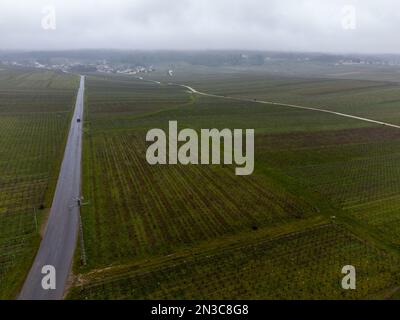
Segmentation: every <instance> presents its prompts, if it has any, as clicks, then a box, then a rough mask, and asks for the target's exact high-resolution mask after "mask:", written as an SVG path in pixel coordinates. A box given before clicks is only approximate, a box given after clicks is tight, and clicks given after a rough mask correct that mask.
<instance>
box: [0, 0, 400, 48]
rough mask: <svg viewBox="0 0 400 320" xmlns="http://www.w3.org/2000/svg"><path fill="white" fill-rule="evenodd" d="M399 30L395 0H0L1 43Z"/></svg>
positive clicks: (100, 44)
mask: <svg viewBox="0 0 400 320" xmlns="http://www.w3.org/2000/svg"><path fill="white" fill-rule="evenodd" d="M349 5H350V6H352V7H353V8H354V9H355V15H354V14H353V13H354V12H353V11H352V9H351V8H352V7H349ZM49 6H50V7H49ZM52 8H54V9H55V11H54V12H55V25H54V24H53V20H54V19H53V11H52ZM353 17H355V20H354V19H353ZM53 27H55V30H54V29H53ZM399 30H400V1H398V0H347V1H346V0H344V1H342V0H329V1H328V0H0V49H36V50H45V49H80V48H120V49H256V50H284V51H318V52H361V53H375V52H388V53H400V40H399Z"/></svg>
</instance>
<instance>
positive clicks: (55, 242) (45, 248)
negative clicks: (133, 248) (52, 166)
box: [18, 76, 85, 300]
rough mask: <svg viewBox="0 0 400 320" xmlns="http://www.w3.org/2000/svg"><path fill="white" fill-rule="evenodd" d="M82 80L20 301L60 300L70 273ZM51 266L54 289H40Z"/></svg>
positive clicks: (74, 235) (76, 218)
mask: <svg viewBox="0 0 400 320" xmlns="http://www.w3.org/2000/svg"><path fill="white" fill-rule="evenodd" d="M84 90H85V77H84V76H81V79H80V87H79V91H78V96H77V99H76V105H75V111H74V115H73V118H72V122H71V127H70V131H69V135H68V140H67V145H66V148H65V153H64V159H63V162H62V165H61V171H60V174H59V177H58V182H57V186H56V191H55V195H54V199H53V204H52V206H51V209H50V215H49V219H48V222H47V226H46V230H45V234H44V237H43V239H42V242H41V244H40V247H39V251H38V253H37V255H36V258H35V261H34V263H33V265H32V268H31V270H30V272H29V274H28V277H27V278H26V280H25V283H24V285H23V288H22V290H21V292H20V295H19V297H18V298H19V299H20V300H57V299H62V298H63V295H64V290H65V286H66V283H67V280H68V276H69V273H70V271H71V266H72V260H73V256H74V251H75V246H76V242H77V237H78V229H79V207H78V202H77V198H78V197H80V189H81V154H82V125H83V124H82V121H81V122H78V121H77V119H78V118H79V119H81V120H82V119H83V118H82V117H83V98H84ZM46 265H50V266H54V268H55V271H56V288H55V289H47V290H45V289H43V288H42V279H43V277H44V276H45V274H42V268H43V266H46Z"/></svg>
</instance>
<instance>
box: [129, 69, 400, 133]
mask: <svg viewBox="0 0 400 320" xmlns="http://www.w3.org/2000/svg"><path fill="white" fill-rule="evenodd" d="M137 79H139V80H143V81H147V82H151V83H155V84H160V85H162V84H163V83H161V82H160V81H155V80H148V79H143V78H142V77H140V78H137ZM167 84H168V85H171V86H179V87H183V88H186V89H188V90H189V92H190V93H193V94H198V95H202V96H206V97H213V98H221V99H228V100H236V101H245V102H253V103H262V104H270V105H275V106H283V107H289V108H296V109H302V110H309V111H316V112H324V113H330V114H333V115H336V116H339V117H345V118H351V119H356V120H360V121H365V122H371V123H375V124H380V125H383V126H387V127H392V128H397V129H400V125H396V124H393V123H388V122H383V121H378V120H374V119H369V118H364V117H358V116H354V115H351V114H347V113H341V112H336V111H331V110H326V109H322V108H316V107H304V106H299V105H295V104H287V103H282V102H274V101H263V100H258V99H248V98H238V97H230V96H221V95H218V94H213V93H207V92H201V91H198V90H196V89H194V88H193V87H190V86H188V85H185V84H179V83H173V82H168V83H167Z"/></svg>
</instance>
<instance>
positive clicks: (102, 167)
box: [69, 75, 400, 299]
mask: <svg viewBox="0 0 400 320" xmlns="http://www.w3.org/2000/svg"><path fill="white" fill-rule="evenodd" d="M220 78H221V77H219V76H216V77H215V79H213V77H212V76H210V77H209V79H208V81H207V79H206V80H205V77H204V76H203V75H202V76H200V77H199V78H198V79H193V80H192V82H191V83H190V84H191V85H193V86H194V87H195V88H196V89H197V88H198V89H202V90H209V91H211V92H216V93H220V94H230V95H234V94H235V95H237V96H245V97H253V96H254V95H255V94H257V97H258V98H260V97H268V96H269V95H270V94H271V95H272V94H274V95H275V97H274V100H275V99H278V98H279V99H280V98H281V97H280V96H279V94H281V95H283V92H284V90H287V89H282V91H279V90H278V89H276V88H277V87H279V86H282V87H287V88H290V87H291V86H293V87H294V86H297V91H296V92H297V96H296V94H295V93H292V92H291V91H290V90H288V93H287V96H286V97H284V98H285V99H286V100H283V102H296V103H297V104H301V103H303V102H306V101H307V103H309V104H313V103H314V100H315V101H324V102H325V103H329V102H332V104H329V105H331V106H332V108H340V107H342V104H340V103H338V102H337V101H340V99H343V101H344V100H346V99H350V98H351V96H352V95H354V92H360V96H362V93H364V94H369V93H370V92H372V91H374V90H375V91H374V96H376V100H374V101H372V102H371V105H370V106H369V107H368V108H367V107H365V108H364V109H363V110H359V111H358V112H359V114H360V115H366V114H364V112H368V110H370V111H371V112H375V111H374V108H373V103H376V104H379V103H380V102H382V101H386V100H385V99H387V98H386V96H387V94H388V92H391V94H392V97H391V99H392V100H395V95H396V92H395V85H394V84H392V83H386V82H379V83H378V82H371V81H368V82H363V81H358V80H357V81H349V80H340V81H338V80H335V81H332V82H329V85H328V88H327V87H324V88H323V89H322V88H321V85H323V83H324V82H323V81H319V82H316V81H315V85H314V84H312V82H311V80H309V79H308V80H305V79H302V80H300V79H286V78H285V79H276V78H274V77H272V78H268V77H266V76H265V78H267V79H256V80H254V82H258V83H259V86H258V87H256V88H253V87H252V84H254V82H252V81H250V80H249V81H247V80H246V79H244V80H246V81H244V80H243V79H242V83H241V84H240V83H239V81H236V80H235V76H234V75H232V76H230V77H227V78H226V79H225V82H223V81H221V79H220ZM329 81H331V80H329ZM216 83H223V85H221V86H222V88H216V86H215V84H216ZM244 83H245V84H244ZM265 83H269V87H268V86H266V85H265ZM321 83H322V84H321ZM304 86H307V88H308V90H309V92H307V90H306V88H305V87H304ZM329 86H332V88H331V87H329ZM334 87H335V88H336V89H335V90H334ZM87 88H88V90H87V104H86V106H87V108H86V113H87V115H86V119H87V120H86V123H85V138H84V166H83V172H84V173H83V174H84V178H83V179H84V180H83V181H84V183H83V192H84V195H85V197H86V198H87V199H88V201H89V204H88V205H87V206H85V207H83V208H82V221H83V231H84V239H85V251H86V256H87V265H86V266H83V265H81V264H80V262H79V254H80V252H77V256H76V264H75V273H76V281H75V285H74V288H73V289H72V291H71V293H70V296H69V297H70V298H73V299H78V298H89V299H93V298H100V299H105V298H111V299H116V298H126V299H129V298H134V299H145V298H162V299H168V298H170V299H175V298H199V299H202V298H216V299H219V298H235V299H236V298H245V299H248V298H255V299H262V298H271V299H279V298H287V299H291V298H301V299H304V298H312V299H321V298H330V299H336V298H343V299H345V298H350V299H361V298H390V297H391V294H392V293H393V292H394V289H395V288H397V287H398V286H399V277H398V274H399V267H400V266H399V263H398V261H399V250H398V241H399V238H398V234H399V233H398V230H399V229H398V227H399V223H398V222H399V219H400V215H399V211H398V209H397V208H398V207H399V206H398V205H397V204H396V200H397V199H398V186H397V183H396V180H397V181H398V179H397V175H398V172H399V170H397V167H396V161H395V160H396V156H397V154H398V153H397V152H396V151H397V149H396V147H397V146H398V142H397V141H398V140H397V138H398V137H399V136H400V131H399V132H397V131H396V130H395V129H389V128H382V127H380V126H377V125H371V124H370V123H366V122H361V121H358V120H354V119H348V118H342V117H338V116H333V115H330V114H323V113H312V112H311V113H310V112H309V111H305V110H296V109H291V108H288V107H282V106H270V105H262V104H257V103H255V102H240V101H232V100H226V99H216V98H209V97H198V96H194V95H190V94H188V93H187V92H186V90H185V89H183V88H180V87H178V86H168V85H162V86H157V85H155V84H152V83H146V82H142V81H139V80H136V79H132V78H126V77H110V78H105V77H91V78H89V79H88V81H87ZM105 88H108V89H105ZM271 92H272V93H271ZM298 96H302V97H303V98H302V99H303V100H298V99H297V97H298ZM367 100H368V99H367ZM334 102H336V104H335V103H334ZM357 104H359V105H360V108H361V105H362V103H361V102H358V97H355V98H354V108H356V105H357ZM383 104H385V103H383ZM356 109H357V110H358V108H356ZM361 109H362V108H361ZM384 110H385V112H383V113H384V115H383V116H382V117H387V118H388V117H390V116H392V115H393V114H391V112H392V111H393V110H395V107H393V106H391V107H388V108H385V109H384ZM371 115H372V113H371ZM385 119H386V118H385ZM169 120H177V121H178V124H179V127H180V128H185V127H191V128H194V129H197V130H199V129H200V128H213V127H216V128H219V129H222V128H225V127H227V128H254V129H255V131H256V141H255V146H256V156H255V160H256V168H255V169H256V170H255V174H254V175H252V176H249V177H237V176H235V175H234V172H233V168H232V167H231V166H182V165H176V166H150V165H148V164H147V162H146V160H145V158H144V156H145V150H146V144H145V133H146V131H147V130H148V129H150V128H166V127H167V126H168V121H169ZM396 196H397V197H396ZM382 209H385V210H382ZM332 216H335V217H336V218H335V219H334V221H335V222H334V223H333V222H332ZM346 264H353V265H355V266H356V268H357V270H358V271H359V273H358V278H357V279H358V281H359V282H358V285H359V287H358V289H357V290H356V291H353V292H344V291H343V290H341V289H340V280H341V278H342V276H343V275H342V274H341V267H343V266H344V265H346ZM248 270H251V272H248Z"/></svg>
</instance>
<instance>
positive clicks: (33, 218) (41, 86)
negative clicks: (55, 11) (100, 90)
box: [0, 69, 78, 299]
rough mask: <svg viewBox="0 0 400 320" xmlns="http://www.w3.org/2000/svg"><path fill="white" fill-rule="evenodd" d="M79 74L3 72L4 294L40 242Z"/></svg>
mask: <svg viewBox="0 0 400 320" xmlns="http://www.w3.org/2000/svg"><path fill="white" fill-rule="evenodd" d="M77 84H78V82H77V78H76V77H74V76H66V75H60V74H57V73H53V72H36V71H35V72H28V71H26V70H24V71H22V70H15V69H13V70H7V69H4V70H2V71H1V72H0V298H1V299H4V298H14V297H15V296H16V294H17V292H18V290H19V288H20V286H21V284H22V281H23V280H24V277H25V275H26V273H27V271H28V270H29V268H30V264H31V262H32V259H33V257H34V255H35V252H36V249H37V247H38V244H39V241H40V228H41V225H42V222H43V221H44V218H45V215H46V212H47V209H48V208H49V206H50V205H51V200H52V195H53V190H54V186H55V182H56V179H57V175H58V168H59V165H60V163H61V159H62V155H63V151H64V143H65V139H66V134H67V132H68V128H69V120H70V115H71V110H72V107H73V105H74V100H75V92H76V87H77Z"/></svg>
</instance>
